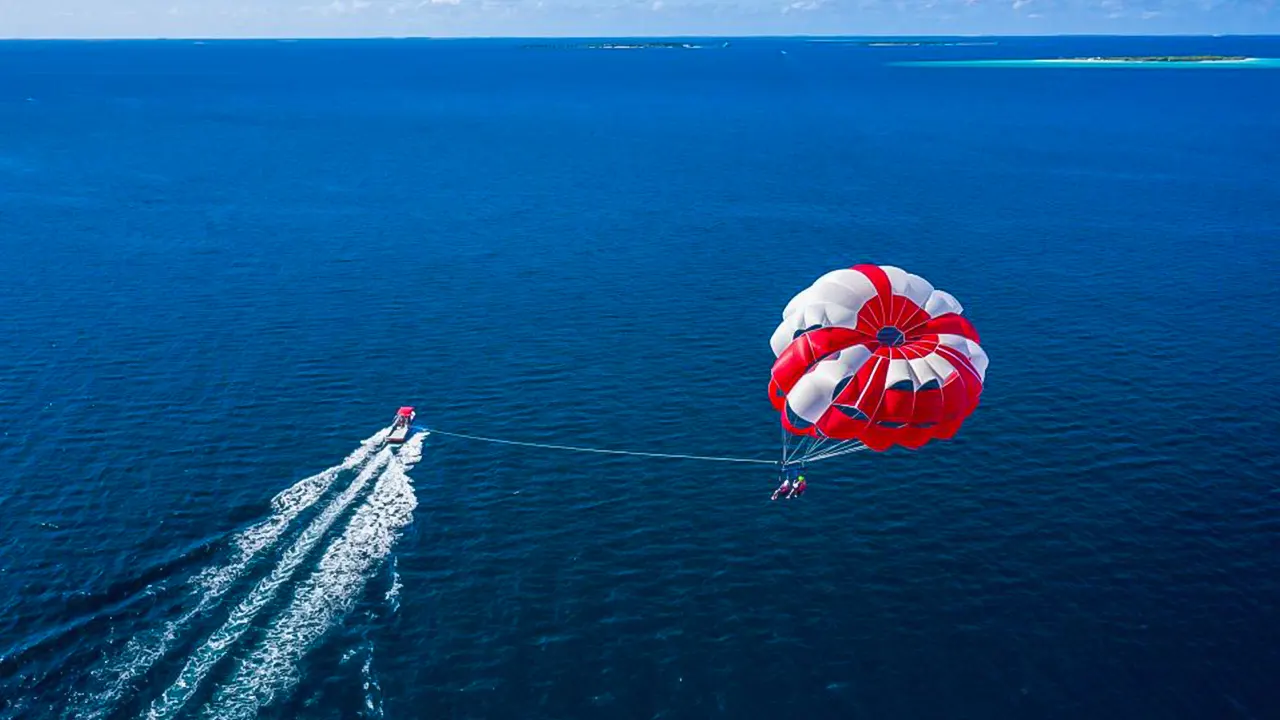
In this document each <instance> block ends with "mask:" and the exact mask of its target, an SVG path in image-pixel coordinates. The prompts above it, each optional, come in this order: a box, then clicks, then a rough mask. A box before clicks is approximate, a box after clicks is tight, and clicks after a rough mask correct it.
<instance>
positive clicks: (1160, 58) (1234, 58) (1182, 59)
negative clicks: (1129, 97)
mask: <svg viewBox="0 0 1280 720" xmlns="http://www.w3.org/2000/svg"><path fill="white" fill-rule="evenodd" d="M1250 59H1252V58H1247V57H1244V56H1243V55H1137V56H1121V57H1085V58H1063V59H1062V60H1059V61H1058V62H1109V63H1116V62H1125V63H1170V62H1176V63H1188V62H1242V61H1244V60H1250Z"/></svg>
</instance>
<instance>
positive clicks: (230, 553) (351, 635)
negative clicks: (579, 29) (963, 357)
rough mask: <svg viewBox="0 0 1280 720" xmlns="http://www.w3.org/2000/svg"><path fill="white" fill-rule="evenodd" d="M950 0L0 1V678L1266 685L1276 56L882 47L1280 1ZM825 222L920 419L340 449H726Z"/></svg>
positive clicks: (1273, 642) (1153, 699)
mask: <svg viewBox="0 0 1280 720" xmlns="http://www.w3.org/2000/svg"><path fill="white" fill-rule="evenodd" d="M969 40H973V39H969ZM981 40H982V41H983V42H984V43H994V44H976V45H971V44H965V45H925V46H902V47H869V46H866V45H857V44H841V43H814V42H808V41H806V40H805V39H773V38H754V39H738V38H730V39H727V40H726V39H698V40H689V41H688V42H689V43H690V44H694V45H698V46H699V47H696V48H675V49H643V50H594V49H587V48H583V47H554V48H553V47H536V46H535V45H541V44H543V41H523V40H466V41H464V40H371V41H301V42H274V41H254V42H229V41H208V42H194V41H176V40H175V41H147V42H5V43H0V273H3V279H2V280H0V428H2V430H0V468H3V470H2V471H0V717H3V718H55V717H59V718H60V717H77V718H79V717H100V718H113V719H114V718H126V717H193V718H195V717H200V718H231V717H255V716H260V717H271V718H353V717H386V718H445V717H448V718H485V719H487V720H505V719H508V718H510V719H512V720H538V719H541V718H547V719H551V718H554V719H557V720H563V719H565V718H611V719H612V718H618V719H629V718H637V719H642V718H643V719H646V720H647V719H650V718H668V719H672V718H718V717H723V718H732V719H734V720H745V719H748V718H770V719H772V718H841V719H844V718H904V719H905V718H913V719H916V718H948V719H951V720H954V719H957V718H975V719H983V720H986V719H989V718H1070V719H1075V718H1089V719H1090V720H1102V719H1106V718H1125V719H1129V718H1138V717H1142V718H1162V719H1169V720H1172V719H1174V718H1189V719H1190V718H1195V719H1203V718H1253V719H1261V718H1275V717H1280V693H1277V691H1276V688H1275V679H1276V678H1277V677H1280V615H1278V614H1277V612H1276V610H1277V607H1280V566H1278V565H1277V558H1280V555H1278V551H1280V542H1278V540H1280V481H1278V480H1277V479H1278V478H1280V452H1277V450H1276V448H1275V441H1276V439H1277V438H1280V391H1278V389H1277V388H1280V366H1277V364H1276V363H1274V362H1272V359H1271V357H1270V351H1269V350H1268V348H1269V347H1270V344H1271V343H1272V342H1274V341H1275V340H1276V338H1277V337H1278V336H1280V309H1278V308H1280V283H1277V282H1276V279H1275V278H1276V276H1277V272H1278V271H1280V182H1278V181H1277V179H1276V168H1277V167H1280V71H1276V70H1272V69H1258V68H1225V67H1224V68H1214V69H1212V71H1209V70H1202V69H1200V68H1180V67H1168V68H1110V67H1072V66H1054V65H1052V64H1041V65H1040V66H1036V67H1016V66H1015V67H1001V66H968V67H966V66H947V65H939V66H930V65H905V64H900V63H910V62H920V61H955V60H1001V59H1030V58H1061V57H1075V56H1086V57H1091V56H1100V55H1117V54H1141V55H1153V54H1159V55H1173V54H1227V55H1245V56H1250V57H1263V58H1277V57H1280V38H1269V37H1224V38H1210V37H1202V38H1179V37H1162V38H1117V37H1055V38H983V39H981ZM681 42H684V41H683V40H682V41H681ZM556 43H558V44H559V45H566V44H568V41H556ZM858 263H875V264H882V265H894V266H898V267H901V268H904V269H906V270H908V271H910V272H912V273H916V274H919V275H921V276H923V277H925V278H926V279H928V280H929V281H930V282H932V283H933V284H934V285H936V286H937V287H939V288H942V289H944V290H947V291H948V292H950V293H952V294H953V295H955V297H957V298H958V299H959V300H960V302H961V303H962V304H963V305H964V308H965V314H966V316H967V317H969V318H970V319H971V320H972V321H973V323H974V325H975V326H976V327H977V329H978V331H979V332H980V333H981V335H982V346H983V348H984V349H985V350H986V352H987V353H988V355H989V356H990V359H991V365H990V369H989V370H988V372H987V375H986V384H985V390H984V393H983V396H982V402H981V404H980V406H979V407H978V408H977V410H976V411H975V412H974V413H973V415H972V416H971V417H970V418H969V420H968V421H967V422H966V423H965V425H964V427H963V428H962V429H961V431H960V433H959V434H958V435H957V437H956V438H955V439H953V440H950V441H939V442H935V443H931V444H929V445H926V446H925V447H924V448H921V449H920V450H917V451H907V450H902V449H895V450H890V451H888V452H884V453H877V452H864V453H859V454H855V455H852V456H848V457H843V458H836V459H831V460H828V461H824V462H820V463H815V464H813V465H812V466H810V467H809V468H808V479H809V491H808V493H807V494H806V495H805V496H804V497H803V498H801V499H798V500H792V501H788V502H770V500H769V495H770V493H771V492H772V490H773V488H774V486H775V484H776V480H777V478H776V471H775V469H773V468H771V467H770V466H768V465H767V464H760V465H753V464H746V463H727V462H710V461H698V460H682V459H669V458H652V457H633V456H622V455H604V454H586V453H574V452H569V451H562V450H552V449H539V448H529V447H523V446H511V445H497V444H491V443H485V442H479V441H472V440H465V439H460V438H456V437H452V436H446V435H442V434H439V433H436V434H430V435H427V434H424V433H422V432H419V433H418V434H417V435H416V436H415V438H414V440H412V441H411V443H410V444H409V445H410V447H405V448H402V449H400V450H399V451H398V453H392V452H390V451H383V450H380V449H379V447H378V441H379V439H380V438H379V437H378V436H377V434H378V433H379V431H380V430H381V429H383V428H385V427H386V426H387V425H388V424H389V423H390V420H391V418H392V415H393V413H394V412H395V411H396V408H398V407H399V406H401V405H412V406H414V407H415V408H416V409H417V413H418V416H417V420H416V424H417V425H418V426H420V428H436V429H439V430H443V431H449V432H458V433H466V434H475V435H482V436H488V437H495V438H501V439H506V440H513V441H521V442H531V443H550V444H562V445H574V446H585V447H590V448H600V449H618V450H636V451H643V452H654V453H673V454H699V455H713V456H725V457H732V458H748V459H765V460H771V459H773V458H775V457H776V456H777V455H778V437H779V419H778V416H777V414H776V413H775V412H774V411H773V410H772V408H771V406H770V404H769V399H768V395H767V384H768V380H769V369H770V366H771V364H772V362H773V354H772V352H771V351H770V347H769V337H770V335H771V334H772V332H773V330H774V328H775V327H776V326H777V324H778V322H779V321H780V319H781V312H782V308H783V307H784V306H785V305H786V303H787V301H788V300H789V299H790V298H791V297H792V296H793V295H794V294H795V293H797V292H799V291H800V290H801V289H803V288H804V287H806V286H807V285H808V284H809V283H811V282H812V281H813V280H814V279H816V278H817V277H818V276H820V275H822V274H823V273H826V272H827V271H829V270H833V269H836V268H841V267H847V266H851V265H854V264H858ZM366 439H369V441H368V442H364V441H365V440H366ZM415 451H420V452H415Z"/></svg>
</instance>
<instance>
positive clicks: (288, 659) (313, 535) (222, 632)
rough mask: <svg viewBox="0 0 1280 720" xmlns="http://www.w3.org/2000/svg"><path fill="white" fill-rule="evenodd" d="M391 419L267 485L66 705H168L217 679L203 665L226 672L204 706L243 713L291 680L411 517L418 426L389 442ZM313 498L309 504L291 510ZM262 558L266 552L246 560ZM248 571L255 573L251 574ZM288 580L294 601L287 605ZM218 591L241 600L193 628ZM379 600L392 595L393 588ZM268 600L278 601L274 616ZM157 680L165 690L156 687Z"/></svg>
mask: <svg viewBox="0 0 1280 720" xmlns="http://www.w3.org/2000/svg"><path fill="white" fill-rule="evenodd" d="M391 430H392V428H387V429H384V430H381V431H379V432H378V433H376V434H374V435H373V436H371V437H369V438H367V439H365V440H364V441H363V442H362V443H361V444H360V446H359V447H358V448H357V449H356V450H355V451H353V452H352V453H351V454H350V455H348V456H347V457H346V458H345V459H344V460H343V462H342V463H340V464H338V465H335V466H333V467H331V468H328V469H326V470H324V471H322V472H320V473H318V474H316V475H313V476H311V477H308V478H304V479H303V480H300V481H299V482H297V483H296V484H294V485H293V486H292V487H290V488H288V489H287V490H284V491H283V492H281V493H280V494H279V495H277V496H276V497H275V498H274V499H273V500H272V503H271V506H272V512H271V514H270V515H269V516H268V517H267V518H265V519H264V520H262V521H260V522H258V523H256V524H255V525H253V526H251V527H249V528H247V529H245V530H243V531H241V532H240V533H238V534H237V535H235V536H234V537H233V538H232V540H231V543H230V551H229V557H228V558H227V559H226V560H225V561H223V562H221V563H218V564H216V565H213V566H210V567H208V568H206V569H205V570H203V571H201V572H198V573H196V575H195V576H194V577H193V578H192V579H191V580H190V581H189V584H190V586H191V590H192V595H193V604H192V605H191V606H190V607H189V608H188V609H186V610H185V611H184V612H182V614H181V615H179V616H178V617H177V618H175V619H172V620H169V621H168V622H166V623H164V625H163V626H162V627H159V628H156V629H155V630H148V631H146V632H144V633H141V634H139V635H137V636H136V637H134V638H132V639H130V640H129V642H128V643H127V644H126V645H125V647H124V649H123V650H122V651H121V652H120V654H119V655H118V656H116V657H113V658H110V659H109V660H108V661H107V662H105V663H103V665H102V666H101V667H100V668H99V669H97V670H95V671H94V672H93V673H92V677H91V679H90V682H92V683H93V685H94V686H96V687H93V688H92V690H93V691H92V692H89V693H85V694H84V695H82V696H80V698H78V699H79V700H81V702H79V706H78V707H76V708H74V709H72V710H70V711H68V714H67V716H68V717H76V718H106V717H110V716H112V715H114V714H116V713H119V712H120V711H123V710H125V708H126V705H125V704H123V703H124V702H125V701H128V706H135V704H136V703H140V702H141V703H146V702H147V699H146V698H150V699H151V700H150V707H149V708H147V707H146V706H145V705H143V706H142V707H143V708H145V712H144V713H143V714H144V715H145V716H146V717H150V718H171V717H175V716H177V715H178V714H180V713H181V712H182V710H183V709H184V707H186V706H187V705H188V704H189V703H191V700H192V698H193V697H195V696H196V695H197V693H200V692H201V688H202V687H205V686H209V687H214V686H217V685H218V683H216V682H210V678H211V677H212V678H221V677H224V676H226V675H227V674H231V677H230V678H229V679H228V680H227V681H226V682H225V683H221V687H217V691H216V693H215V694H214V697H213V699H212V701H211V702H210V703H209V705H208V707H207V708H206V714H207V715H210V716H212V717H224V716H225V717H241V716H253V715H254V714H255V712H256V711H255V710H253V708H257V707H258V706H259V705H261V704H264V703H265V702H269V701H270V700H271V699H273V698H275V697H277V696H278V695H279V694H280V693H281V692H282V691H284V690H287V689H289V688H291V687H292V682H293V679H292V675H293V673H294V672H295V668H296V663H297V661H298V660H300V659H301V658H302V657H303V656H304V655H305V654H306V652H307V651H308V649H309V648H310V647H311V646H312V644H313V643H315V642H316V641H317V640H318V639H319V638H320V637H321V636H322V635H324V633H325V632H326V631H327V630H328V629H329V628H330V627H332V626H333V625H334V624H335V623H336V622H338V621H340V620H341V619H342V618H343V617H345V615H346V613H347V612H348V611H349V610H350V608H351V607H352V606H353V605H354V603H355V601H356V600H357V597H358V595H359V593H360V590H361V589H362V588H363V587H364V586H365V583H366V582H367V580H368V579H369V578H370V577H371V576H372V574H373V573H374V572H376V571H377V569H378V566H379V564H380V563H381V562H382V561H383V560H384V559H385V558H386V557H387V556H388V555H389V554H390V552H391V549H392V546H393V544H394V542H395V540H396V538H397V537H398V535H399V531H400V530H401V529H402V528H403V527H405V526H406V525H408V524H409V523H410V522H411V521H412V515H413V510H414V509H415V507H416V505H417V501H416V497H415V496H414V493H413V488H412V485H411V484H410V480H409V478H408V476H407V475H406V472H407V471H408V470H409V469H410V468H412V467H413V466H414V465H415V464H416V463H417V462H419V461H420V460H421V458H422V445H423V441H424V440H425V437H426V434H427V433H422V432H419V433H416V434H414V435H413V436H412V437H410V438H409V439H408V440H407V441H406V442H404V443H403V444H394V443H391V442H388V437H389V434H390V432H391ZM352 472H354V473H355V476H354V479H352V480H351V481H350V484H347V485H346V486H345V487H343V484H342V483H339V482H338V480H339V478H341V477H343V476H344V474H347V473H352ZM348 477H349V475H348ZM370 485H372V489H370V487H369V486H370ZM334 493H336V494H334ZM326 498H328V499H326ZM312 508H316V512H315V514H314V516H312V517H311V518H310V519H309V520H308V521H306V522H299V519H300V518H301V517H302V516H303V515H304V513H307V512H308V511H309V510H311V509H312ZM344 518H349V520H348V521H347V524H346V527H345V529H344V530H343V532H342V534H341V535H340V536H339V537H337V538H336V539H334V535H335V534H336V529H337V528H340V527H342V525H341V521H342V520H343V519H344ZM290 541H291V542H290ZM317 555H319V556H320V557H319V560H318V562H317V561H316V556H317ZM268 559H270V563H269V564H267V565H265V566H263V567H262V569H260V570H254V567H255V566H257V565H259V564H261V563H264V562H267V561H268ZM310 563H316V565H315V566H314V567H315V570H314V572H312V574H311V576H310V577H309V578H307V579H306V580H305V581H303V582H299V580H300V574H301V573H302V572H305V570H304V567H306V566H308V565H309V564H310ZM254 577H256V578H257V582H256V583H254V584H252V585H251V586H250V585H249V584H248V583H249V582H250V579H251V578H254ZM290 589H294V592H293V593H292V601H291V602H289V604H288V605H287V606H285V605H284V603H285V602H286V601H287V599H288V598H290V594H289V592H290ZM228 596H229V597H232V598H235V597H239V602H238V603H237V604H236V605H235V606H234V607H232V608H231V609H230V610H229V611H226V614H225V615H224V616H222V617H221V618H220V619H221V620H222V622H221V624H220V625H215V626H214V628H215V629H213V630H212V632H209V633H208V634H207V635H204V634H203V632H204V631H201V634H195V633H196V628H197V627H199V626H200V625H201V624H202V623H207V622H208V621H209V620H210V619H211V614H213V613H215V612H216V609H217V607H218V606H219V605H220V604H222V602H223V600H224V599H225V598H226V597H228ZM387 600H388V602H390V603H394V602H395V600H394V594H391V596H390V597H388V598H387ZM278 606H283V609H281V610H280V611H279V615H278V617H272V616H273V615H274V614H276V613H277V607H278ZM251 630H252V632H253V634H252V635H250V637H254V636H258V635H260V636H261V637H262V640H261V642H259V643H257V645H256V646H254V645H247V646H246V647H247V648H252V651H251V652H249V654H248V655H247V657H245V659H244V660H243V661H241V662H240V663H239V664H238V666H236V667H234V671H233V672H232V670H233V669H232V668H230V667H228V668H226V669H219V668H221V667H222V666H223V665H225V663H223V662H222V661H223V660H224V659H225V658H227V656H228V655H229V654H231V652H232V650H233V649H235V648H236V646H237V645H238V644H241V645H244V644H245V643H242V642H241V641H242V640H246V638H245V636H246V634H249V633H250V631H251ZM193 635H194V637H193ZM200 638H203V639H200ZM191 646H194V647H193V648H192V649H191V650H190V652H189V654H186V651H185V650H184V651H183V652H184V654H186V657H183V655H176V657H170V656H172V655H174V654H175V650H176V649H178V648H186V647H191ZM237 654H239V653H237ZM166 658H168V659H167V660H166ZM162 660H164V661H165V662H163V663H162V662H161V661H162ZM165 668H168V669H165ZM365 672H366V673H367V672H368V668H365ZM161 673H163V674H161ZM169 673H174V675H169ZM158 674H159V677H165V676H168V677H167V678H166V679H167V680H169V681H171V682H170V684H169V685H168V686H167V687H165V685H159V686H158V687H155V688H154V689H152V690H150V691H148V688H149V687H150V686H153V685H154V683H155V680H151V677H152V676H155V675H158ZM157 679H158V678H157ZM160 688H164V690H163V692H156V691H158V690H159V689H160ZM209 692H210V691H206V692H205V693H204V694H203V696H205V697H207V696H208V693H209ZM140 693H145V695H143V696H141V697H139V694H140ZM246 713H247V715H246Z"/></svg>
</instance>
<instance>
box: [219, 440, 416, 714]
mask: <svg viewBox="0 0 1280 720" xmlns="http://www.w3.org/2000/svg"><path fill="white" fill-rule="evenodd" d="M423 439H424V436H423V435H421V434H419V435H416V436H414V437H413V438H411V439H410V440H409V441H408V442H407V443H405V445H404V447H403V449H402V452H401V454H400V456H399V457H397V458H396V459H394V460H392V462H391V464H390V465H389V466H388V468H387V470H386V471H385V472H383V474H382V476H381V477H379V478H378V481H377V484H376V485H375V486H374V488H373V491H372V492H370V493H369V497H368V499H367V500H366V501H365V502H364V504H363V505H361V506H360V508H359V509H358V510H356V512H355V514H354V515H353V516H352V518H351V521H350V523H348V525H347V528H346V530H345V531H344V532H343V534H342V536H341V537H340V538H338V539H337V540H336V541H335V542H334V543H333V544H332V545H330V546H329V549H328V550H326V551H325V554H324V557H322V558H321V560H320V564H319V567H318V568H317V569H316V571H315V572H314V573H312V575H311V577H309V578H308V579H307V580H306V581H305V582H304V583H303V584H302V585H301V586H299V587H298V589H297V591H296V592H295V593H294V596H293V601H292V602H291V603H290V605H289V607H288V608H287V609H286V610H285V611H284V612H283V613H282V614H281V615H280V617H279V618H277V620H276V622H274V623H273V624H272V626H271V627H270V629H269V630H268V631H267V632H266V634H265V636H264V637H263V640H262V642H261V643H260V644H259V645H258V647H257V648H255V649H254V651H253V652H252V653H251V654H250V655H249V656H248V657H247V658H245V659H244V660H243V661H241V662H240V664H239V665H238V666H237V667H236V669H235V672H234V674H233V675H232V676H231V678H230V679H229V680H228V681H227V682H226V684H224V685H223V686H222V687H220V688H219V689H218V690H217V692H215V694H214V697H213V699H212V700H211V701H210V703H209V705H208V707H206V708H205V712H204V715H205V717H208V718H221V719H228V718H253V717H256V716H257V715H258V713H259V710H260V709H261V708H262V707H264V706H267V705H269V704H271V703H272V702H273V701H275V700H276V699H277V698H279V697H281V696H282V695H283V694H284V693H286V692H287V691H289V690H290V689H291V688H292V687H293V685H294V684H295V683H296V682H297V681H298V677H297V667H298V664H299V662H300V661H301V660H302V658H303V656H304V655H305V654H306V653H307V651H308V650H309V649H310V648H311V647H312V646H314V645H315V643H316V642H317V641H318V640H319V639H320V638H321V637H323V635H324V634H325V632H326V631H328V630H329V629H330V628H331V627H333V626H334V625H335V624H336V623H337V622H339V621H340V620H341V619H342V618H343V617H344V616H345V615H346V614H347V613H348V612H350V611H351V609H352V607H353V606H354V604H355V601H356V599H357V598H358V597H359V595H360V592H361V590H362V589H363V588H364V586H365V583H366V582H367V581H368V579H369V577H370V576H371V575H372V573H373V572H374V571H375V570H376V567H377V566H378V564H379V563H381V562H382V561H383V560H384V559H385V558H386V557H387V555H389V554H390V552H391V550H392V548H393V546H394V544H395V541H396V539H397V537H398V536H399V533H400V530H402V529H403V528H404V527H406V526H407V525H408V524H409V523H410V522H412V520H413V511H414V509H415V508H416V507H417V497H416V496H415V495H414V491H413V486H412V484H411V482H410V478H409V476H408V475H407V474H406V470H408V469H410V468H411V467H412V466H413V464H415V463H416V462H417V461H418V460H420V459H421V457H422V441H423Z"/></svg>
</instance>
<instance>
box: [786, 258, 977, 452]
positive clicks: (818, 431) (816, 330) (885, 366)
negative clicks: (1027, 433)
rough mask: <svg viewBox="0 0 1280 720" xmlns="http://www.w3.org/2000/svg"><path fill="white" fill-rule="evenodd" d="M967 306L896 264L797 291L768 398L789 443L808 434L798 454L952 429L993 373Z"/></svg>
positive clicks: (830, 277)
mask: <svg viewBox="0 0 1280 720" xmlns="http://www.w3.org/2000/svg"><path fill="white" fill-rule="evenodd" d="M963 312H964V310H963V307H962V306H961V305H960V303H959V301H957V300H956V299H955V298H954V297H953V296H952V295H951V294H949V293H947V292H944V291H942V290H938V289H936V288H934V287H933V285H932V284H931V283H929V281H927V280H925V279H924V278H922V277H920V276H918V275H912V274H911V273H908V272H906V271H905V270H902V269H901V268H897V267H893V266H891V265H855V266H853V267H851V268H847V269H841V270H835V271H833V272H829V273H827V274H826V275H823V276H822V277H820V278H818V279H817V280H816V281H814V283H813V284H812V285H810V286H809V287H808V288H805V289H804V290H802V291H801V292H800V293H798V294H797V295H796V296H795V297H794V298H792V300H791V302H789V303H788V304H787V306H786V308H785V309H784V310H783V313H782V322H781V323H780V324H779V325H778V327H777V329H776V330H775V331H774V333H773V336H772V337H771V338H770V346H771V347H772V349H773V353H774V356H775V361H774V363H773V368H772V372H771V373H770V379H769V398H770V401H771V402H772V403H773V406H774V408H776V409H777V410H778V411H779V413H780V419H781V424H782V427H783V430H784V440H785V439H786V436H787V435H790V436H794V437H795V438H800V439H807V441H806V442H801V443H799V445H802V446H804V449H802V450H800V451H799V452H798V453H793V456H794V457H795V459H796V460H806V459H813V458H815V457H818V456H829V455H830V454H833V453H834V454H843V452H844V451H848V450H847V449H846V450H844V451H840V450H839V447H840V446H842V445H850V444H852V445H856V446H859V448H858V449H860V446H863V445H865V446H866V447H868V448H871V449H873V450H887V449H889V448H890V447H893V446H895V445H900V446H903V447H909V448H919V447H921V446H923V445H925V444H926V443H928V442H929V441H931V440H934V439H945V438H950V437H952V436H954V435H955V433H956V431H957V430H959V428H960V425H961V424H962V423H963V422H964V420H965V418H967V417H968V416H969V414H970V413H972V412H973V410H974V409H975V408H976V407H977V406H978V400H979V398H980V396H981V394H982V386H983V382H984V381H985V379H986V372H987V354H986V352H984V351H983V349H982V346H981V345H980V344H979V343H980V339H979V337H978V331H977V330H976V329H975V328H974V327H973V324H972V323H970V322H969V319H968V318H966V317H964V315H963V314H962V313H963ZM824 447H825V449H823V448H824ZM787 457H788V455H787V454H786V448H784V462H785V461H786V458H787Z"/></svg>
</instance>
